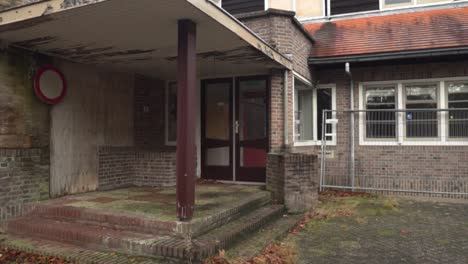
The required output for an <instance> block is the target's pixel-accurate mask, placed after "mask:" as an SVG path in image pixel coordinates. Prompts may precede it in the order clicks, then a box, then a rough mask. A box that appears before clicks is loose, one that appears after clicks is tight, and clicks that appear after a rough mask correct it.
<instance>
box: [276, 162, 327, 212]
mask: <svg viewBox="0 0 468 264" xmlns="http://www.w3.org/2000/svg"><path fill="white" fill-rule="evenodd" d="M317 164H318V163H317V156H316V155H307V154H269V155H268V166H267V190H269V191H270V192H271V193H272V198H273V200H275V201H276V202H280V203H284V204H285V205H286V208H287V209H288V211H289V212H291V213H299V212H305V211H307V210H309V209H311V208H312V207H313V206H314V204H315V202H316V201H317V197H318V187H319V177H318V175H319V174H318V171H317V168H318V166H317Z"/></svg>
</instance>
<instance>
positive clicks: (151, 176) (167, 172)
mask: <svg viewBox="0 0 468 264" xmlns="http://www.w3.org/2000/svg"><path fill="white" fill-rule="evenodd" d="M134 168H135V179H134V181H133V184H135V185H137V186H163V187H167V186H174V185H175V184H176V153H175V152H174V151H163V152H152V151H144V150H143V151H137V152H136V153H135V167H134Z"/></svg>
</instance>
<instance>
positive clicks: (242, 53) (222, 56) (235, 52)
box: [166, 46, 269, 63]
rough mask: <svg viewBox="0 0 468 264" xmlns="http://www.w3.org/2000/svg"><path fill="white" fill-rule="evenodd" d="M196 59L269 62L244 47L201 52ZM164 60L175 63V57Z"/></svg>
mask: <svg viewBox="0 0 468 264" xmlns="http://www.w3.org/2000/svg"><path fill="white" fill-rule="evenodd" d="M197 57H198V58H201V59H209V58H213V59H216V60H219V61H225V62H234V63H243V62H246V63H249V62H250V63H251V62H253V61H257V62H258V61H265V62H267V61H269V59H268V58H266V57H265V55H264V54H263V53H261V52H260V51H258V50H257V49H255V48H253V47H250V46H246V47H240V48H236V49H231V50H226V51H209V52H202V53H197ZM166 60H168V61H175V60H177V57H167V58H166Z"/></svg>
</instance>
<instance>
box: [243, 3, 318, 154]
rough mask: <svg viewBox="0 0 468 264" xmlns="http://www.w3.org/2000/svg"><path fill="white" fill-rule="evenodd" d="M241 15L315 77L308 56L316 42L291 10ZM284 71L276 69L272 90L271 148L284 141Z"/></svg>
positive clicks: (296, 66)
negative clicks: (305, 31)
mask: <svg viewBox="0 0 468 264" xmlns="http://www.w3.org/2000/svg"><path fill="white" fill-rule="evenodd" d="M239 19H240V20H241V21H242V22H243V23H244V24H245V25H246V26H247V27H249V28H250V29H251V30H252V31H254V32H255V33H256V34H257V35H259V36H260V37H261V38H262V39H263V40H265V41H266V42H268V43H269V44H270V45H271V46H273V47H274V48H276V49H277V50H278V51H279V52H281V53H282V54H283V55H285V56H287V57H289V58H291V59H292V60H293V68H294V71H295V72H297V73H299V74H300V75H302V76H304V77H305V78H307V79H309V80H311V79H312V73H311V71H310V69H309V66H308V57H309V54H310V52H311V51H312V48H313V46H312V42H311V41H310V40H309V39H308V38H307V36H306V35H304V32H302V31H301V30H300V27H299V26H298V25H297V24H296V23H295V22H294V20H293V19H294V15H293V13H291V12H282V11H275V10H269V11H266V12H256V13H252V14H245V15H241V16H239ZM292 85H293V74H292V72H291V71H289V72H288V93H287V94H288V101H287V109H288V110H287V111H288V113H290V112H291V111H293V98H292V96H293V89H292ZM284 111H285V106H284V71H280V70H273V71H272V73H271V91H270V150H271V152H280V151H283V150H284V149H285V145H284ZM292 129H293V120H292V115H291V117H289V115H288V130H289V133H288V137H289V142H291V140H292V133H291V131H292Z"/></svg>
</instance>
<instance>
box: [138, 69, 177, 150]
mask: <svg viewBox="0 0 468 264" xmlns="http://www.w3.org/2000/svg"><path fill="white" fill-rule="evenodd" d="M165 96H166V84H165V82H164V81H161V80H154V79H149V78H147V77H143V76H137V78H136V83H135V109H134V111H135V119H134V120H135V145H136V146H137V147H139V148H145V149H153V150H166V149H174V148H173V147H167V146H166V145H165V136H166V134H165V133H166V132H165V121H166V118H165V113H166V106H165ZM145 109H146V111H145Z"/></svg>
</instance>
